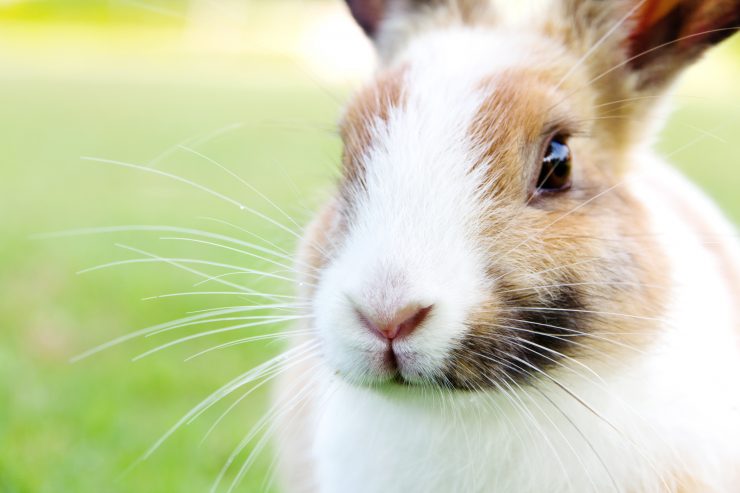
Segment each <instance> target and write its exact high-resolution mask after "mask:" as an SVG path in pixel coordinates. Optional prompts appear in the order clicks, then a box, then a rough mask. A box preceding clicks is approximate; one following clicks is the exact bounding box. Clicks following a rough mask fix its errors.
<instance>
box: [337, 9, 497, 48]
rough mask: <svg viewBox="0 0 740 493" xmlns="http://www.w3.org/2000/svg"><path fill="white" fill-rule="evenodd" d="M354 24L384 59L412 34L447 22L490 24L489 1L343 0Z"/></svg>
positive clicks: (491, 17) (441, 25)
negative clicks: (367, 37)
mask: <svg viewBox="0 0 740 493" xmlns="http://www.w3.org/2000/svg"><path fill="white" fill-rule="evenodd" d="M345 1H346V2H347V6H348V7H349V10H350V12H351V13H352V16H353V17H354V18H355V21H357V24H359V25H360V27H361V28H362V29H363V31H365V34H367V35H368V36H369V37H370V38H371V39H372V40H373V42H374V43H375V46H376V47H377V49H378V52H379V54H380V55H381V58H383V59H386V60H387V59H388V58H389V57H390V56H392V55H393V54H394V53H395V52H396V51H397V50H398V49H399V48H400V47H402V46H403V44H404V43H405V42H406V41H408V40H409V39H410V38H411V37H413V36H414V35H416V34H418V33H420V32H423V31H426V30H429V29H432V28H435V27H444V26H450V25H455V24H457V25H461V24H467V25H472V24H476V25H480V24H484V23H490V22H492V20H493V16H492V10H493V8H492V3H493V2H492V1H491V0H345Z"/></svg>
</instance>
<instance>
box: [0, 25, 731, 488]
mask: <svg viewBox="0 0 740 493" xmlns="http://www.w3.org/2000/svg"><path fill="white" fill-rule="evenodd" d="M50 38H51V37H49V38H47V39H45V40H41V41H40V40H39V39H38V38H34V43H35V45H34V48H33V50H35V51H33V50H32V51H28V52H23V51H22V49H20V48H19V49H18V50H12V51H8V52H3V51H0V61H1V62H4V63H0V65H1V66H4V67H6V68H7V69H4V70H3V72H2V73H1V74H0V108H2V110H0V142H2V147H1V148H0V149H1V150H0V161H1V162H2V185H1V186H2V194H1V195H0V218H2V222H1V224H2V228H3V236H2V241H1V242H0V337H1V338H2V339H1V342H0V443H2V444H3V447H2V448H0V492H2V493H10V492H18V493H21V492H22V493H26V492H43V493H46V492H49V493H52V492H54V493H57V492H75V493H88V492H90V493H91V492H134V491H135V492H174V491H176V492H191V491H192V492H201V491H207V489H208V487H209V486H210V485H211V482H212V481H213V479H214V478H215V477H216V475H217V473H218V470H219V468H220V467H221V466H222V464H223V463H224V461H225V460H226V457H227V456H228V454H229V453H230V452H231V450H232V448H233V447H234V446H235V445H236V443H237V442H238V441H239V440H240V438H241V437H242V436H243V435H244V434H245V433H246V432H247V431H248V430H249V429H250V428H251V425H252V424H253V423H254V422H255V421H256V420H257V419H258V418H259V417H260V416H262V415H263V414H264V412H265V409H266V408H265V406H266V399H265V396H266V393H265V392H260V393H258V394H257V395H255V396H254V398H250V399H249V400H248V401H246V402H245V403H243V404H242V405H240V406H239V407H238V408H236V409H235V411H234V412H233V413H232V414H231V415H230V416H229V417H228V418H227V419H225V420H224V422H223V423H222V424H221V425H220V426H219V427H218V428H217V430H216V431H215V432H214V434H213V435H211V437H210V438H209V439H208V440H207V441H206V442H204V443H203V445H201V446H199V442H200V440H201V438H202V437H203V435H204V434H205V432H206V430H207V429H208V428H209V426H210V424H211V423H212V422H213V420H214V419H215V418H216V417H217V416H218V414H219V413H220V412H221V411H222V410H223V409H225V407H226V405H228V404H226V405H221V406H219V407H218V408H217V409H215V410H213V411H211V412H209V413H208V414H207V415H205V416H203V418H202V419H200V420H198V421H196V422H195V423H193V424H192V425H189V426H186V427H184V428H183V429H182V430H181V431H180V432H179V433H177V434H175V435H174V436H173V437H172V439H171V440H169V441H168V442H167V443H166V444H165V445H164V446H163V447H162V448H161V449H160V450H159V451H158V452H157V453H156V454H154V455H153V456H152V457H151V458H150V459H149V460H147V461H146V462H144V463H143V464H141V465H139V466H138V467H137V468H135V469H134V470H132V471H130V472H129V473H127V474H125V475H123V476H121V473H122V472H123V471H124V470H125V469H126V468H127V467H128V466H129V465H130V464H131V463H132V462H133V461H134V460H135V459H136V458H137V457H138V456H140V455H141V454H142V453H143V452H144V451H145V450H146V449H147V448H148V447H149V446H150V445H151V444H152V443H153V442H154V441H155V440H156V439H157V438H158V437H159V436H160V435H161V434H162V433H164V432H165V431H166V430H167V429H168V427H169V426H171V425H172V424H173V423H174V422H175V421H176V420H177V419H179V417H180V416H181V415H183V414H184V413H185V412H187V411H188V410H189V409H190V408H191V407H192V406H194V405H195V404H196V403H197V402H199V401H200V399H202V398H203V397H205V396H206V395H207V394H208V393H209V392H211V391H213V390H214V389H215V388H216V387H218V386H219V385H221V384H222V383H224V382H226V381H227V380H229V379H230V378H232V377H234V376H235V375H237V374H240V373H241V372H243V371H245V370H246V369H248V368H250V367H251V366H252V365H254V364H255V363H256V362H259V361H263V360H264V359H265V358H266V357H268V356H269V355H272V354H275V353H276V352H277V351H278V349H279V346H278V345H276V344H253V345H249V346H238V347H235V348H230V349H226V350H223V351H219V352H218V353H213V354H210V355H207V356H204V357H203V358H200V359H197V360H194V361H191V362H188V363H183V359H184V358H186V357H187V356H189V355H191V354H193V353H195V352H197V351H198V350H200V349H203V348H205V347H208V346H209V345H211V344H216V343H219V342H223V341H227V340H229V337H228V336H224V337H214V338H210V339H209V340H208V341H200V342H193V343H188V344H183V345H181V346H179V347H176V348H172V349H170V350H167V351H163V352H161V353H159V354H158V355H156V356H152V357H151V358H148V359H145V360H142V361H139V362H136V363H131V362H130V358H131V357H132V356H135V355H136V354H138V353H140V352H142V351H145V350H147V349H149V348H152V347H154V346H156V345H157V344H158V343H162V342H164V341H166V340H168V338H166V337H159V338H153V340H152V339H149V340H136V341H132V342H131V343H127V344H125V345H123V346H121V347H118V348H115V349H112V350H109V351H106V352H104V353H101V354H99V355H97V356H95V357H92V358H90V359H88V360H85V361H83V362H80V363H77V364H69V363H68V359H69V358H70V357H71V356H73V355H75V354H77V353H79V352H81V351H84V350H86V349H88V348H90V347H92V346H94V345H95V344H98V343H101V342H105V341H107V340H108V339H110V338H112V337H114V336H117V335H120V334H125V333H128V332H130V331H132V330H134V329H137V328H141V327H145V326H148V325H152V324H156V323H159V322H163V321H168V320H171V319H173V318H176V317H179V316H182V315H184V314H185V313H186V312H189V311H192V310H197V309H203V308H209V307H217V306H225V305H230V304H234V303H239V302H241V300H240V299H238V298H227V297H220V298H216V299H209V298H206V297H200V298H173V299H168V300H158V301H141V298H144V297H147V296H152V295H158V294H162V293H169V292H178V291H187V290H190V289H191V287H192V285H193V284H194V283H195V282H197V281H198V279H197V278H196V277H195V276H193V275H190V274H187V273H184V272H181V271H178V270H177V269H174V268H172V267H169V266H156V265H151V264H147V265H129V266H124V267H114V268H111V269H108V270H103V271H99V272H92V273H88V274H85V275H80V276H77V275H75V272H76V271H78V270H80V269H84V268H86V267H90V266H93V265H96V264H100V263H105V262H108V261H111V260H120V259H125V258H132V257H133V255H132V254H131V253H130V252H126V251H125V250H122V249H120V248H118V247H116V246H115V244H116V243H122V244H127V245H134V246H138V247H140V248H142V249H145V250H148V251H155V252H157V253H159V254H162V255H173V256H197V257H198V258H208V259H212V260H217V261H219V262H226V263H229V262H234V263H238V264H241V265H245V264H249V263H250V262H248V261H246V260H245V258H244V257H242V256H240V255H238V254H236V253H233V252H224V251H221V250H218V249H215V248H204V247H203V246H199V247H197V246H195V245H188V244H184V243H179V242H174V241H165V240H160V239H159V236H160V235H157V234H146V233H121V234H116V235H99V236H85V237H74V238H54V239H45V240H40V239H31V236H32V235H34V234H37V233H42V232H48V231H58V230H66V229H70V228H76V227H84V226H106V225H119V224H168V225H179V226H185V227H199V228H204V229H209V230H212V231H216V232H222V233H224V234H230V235H235V236H239V237H242V238H244V239H249V238H248V237H246V236H245V235H244V234H243V233H241V232H239V231H235V230H232V229H230V228H229V227H226V226H223V225H219V224H215V223H212V222H209V221H207V220H205V219H200V218H199V217H200V216H212V217H218V218H221V219H224V220H228V221H231V222H234V223H235V224H238V225H239V226H241V227H243V228H246V229H249V230H250V231H253V232H255V233H256V234H259V235H264V236H267V237H269V238H270V239H271V240H272V241H276V242H278V243H279V244H281V245H283V246H284V247H285V248H292V245H293V239H292V238H291V237H290V235H287V234H284V233H279V232H276V231H275V229H274V228H271V227H270V226H269V225H268V224H265V223H264V222H261V221H259V220H256V219H255V218H254V217H253V216H251V215H250V214H248V213H246V212H244V211H240V210H239V209H238V208H236V207H234V206H232V205H229V204H226V203H224V202H222V201H219V200H218V199H215V198H213V197H211V196H209V195H207V194H205V193H202V192H201V191H198V190H195V189H193V188H191V187H188V186H186V185H184V184H182V183H176V182H173V181H171V180H167V179H165V178H162V177H157V176H153V175H150V174H146V173H142V172H138V171H133V170H128V169H120V168H117V167H113V166H108V165H102V164H96V163H93V162H90V161H84V160H81V159H80V156H97V157H102V158H109V159H116V160H121V161H127V162H135V163H147V162H148V161H150V160H151V159H152V158H154V157H156V156H158V155H159V154H161V153H162V152H163V151H167V150H168V149H169V150H171V149H172V147H173V146H175V145H176V144H177V143H179V142H181V141H183V140H185V139H188V138H191V137H194V136H204V135H207V134H209V133H212V132H214V131H216V130H219V129H224V128H226V127H229V126H232V125H233V124H234V123H241V126H240V127H238V128H231V130H229V131H226V132H224V133H221V134H220V135H218V136H215V137H213V138H212V139H210V140H208V141H205V142H201V143H199V144H197V145H196V147H197V148H198V149H199V150H200V151H201V152H203V153H205V154H207V155H208V156H210V157H212V158H213V159H215V160H217V161H219V162H220V163H222V164H224V165H225V166H228V167H229V168H230V169H231V170H233V171H234V172H236V173H238V174H239V175H240V176H241V177H243V178H244V179H245V180H246V181H248V182H250V183H251V184H252V185H254V186H255V187H256V188H258V189H259V190H261V191H262V192H263V193H265V194H266V195H268V196H269V197H270V198H271V199H272V200H274V201H275V202H276V203H278V204H280V206H281V207H284V208H285V209H286V210H287V211H288V212H289V213H290V214H291V215H293V216H295V217H296V219H297V220H299V221H301V222H304V221H305V220H306V219H307V218H308V217H309V216H310V211H311V210H312V209H313V208H314V207H315V206H316V204H318V203H319V202H320V201H321V198H322V197H324V196H326V193H327V190H328V189H329V187H330V185H331V183H332V180H333V175H334V172H335V169H336V165H337V162H338V154H339V143H338V141H337V139H336V137H335V135H334V134H333V132H332V131H331V129H332V125H333V122H334V120H335V118H336V116H337V115H338V111H339V107H338V105H337V103H336V101H335V100H334V99H333V98H332V97H329V96H328V95H327V94H326V92H325V90H324V89H323V88H320V87H318V86H317V85H316V84H315V83H314V82H312V81H311V79H310V78H308V77H306V76H305V74H304V72H303V70H302V69H300V68H298V67H297V66H296V65H295V64H294V63H293V62H291V61H290V60H287V59H283V58H279V57H275V56H272V57H268V56H261V55H259V54H252V55H243V54H241V55H239V54H236V55H229V56H226V55H223V56H211V55H197V54H191V55H187V56H180V57H175V56H172V57H166V56H162V55H160V56H159V57H158V58H157V57H154V58H152V57H149V58H147V57H143V58H142V59H141V60H136V59H133V58H132V57H125V56H122V55H115V54H114V55H111V56H110V57H108V56H107V55H106V56H103V55H105V53H106V52H102V53H103V55H101V52H97V51H96V50H95V49H94V47H93V48H90V53H89V54H88V53H85V52H82V53H81V52H79V51H75V52H74V53H66V52H63V50H61V51H60V50H57V49H56V48H55V47H54V45H55V40H54V39H50ZM16 41H18V43H17V44H16V45H15V46H16V47H19V46H21V44H22V43H21V42H22V41H23V39H22V38H18V39H17V40H16ZM44 43H46V44H47V45H48V48H49V49H48V51H47V50H46V49H45V48H44V46H46V45H44ZM19 50H21V51H19ZM29 50H31V49H30V48H29ZM24 53H25V55H27V56H25V55H24ZM50 53H51V54H50ZM60 53H62V54H60ZM64 53H66V55H65V54H64ZM52 54H53V55H52ZM60 56H62V57H63V56H67V57H69V58H68V59H64V58H62V59H61V61H60V59H59V57H60ZM118 56H120V58H116V57H118ZM52 58H53V60H52ZM720 61H721V60H720ZM59 67H61V68H59ZM234 67H237V68H234ZM707 67H709V65H707ZM700 70H705V68H700ZM707 70H708V69H707ZM224 74H229V76H228V77H227V76H225V75H224ZM231 76H233V77H231ZM332 91H334V89H332ZM335 92H336V93H337V94H338V95H339V98H340V99H341V98H342V97H343V96H342V94H343V93H344V91H343V90H341V89H339V90H336V91H335ZM686 92H689V90H687V91H686ZM690 92H691V93H693V94H697V93H699V95H706V96H708V97H709V99H707V100H704V99H693V98H688V99H685V100H683V99H682V100H681V101H683V103H684V106H683V108H682V109H681V110H680V111H679V112H677V113H676V114H675V117H674V118H673V119H672V120H671V123H670V125H669V126H668V130H667V131H666V133H665V134H664V137H663V139H662V140H661V143H660V144H659V146H660V149H661V150H663V151H664V152H666V153H670V152H672V151H673V150H675V149H677V148H679V147H681V146H682V145H684V144H685V143H687V142H691V141H693V140H694V139H695V138H696V137H697V136H699V135H700V134H701V132H700V131H699V130H697V129H698V128H701V129H712V131H713V133H714V134H716V135H717V137H719V138H722V139H724V141H722V140H716V139H715V138H714V137H707V138H703V139H701V140H699V141H697V142H696V143H694V144H693V145H691V146H690V147H687V148H686V149H684V150H682V151H680V152H678V153H676V154H675V156H673V158H672V159H673V160H674V161H675V162H677V163H678V165H679V166H680V167H681V168H682V169H685V170H686V171H687V172H688V173H689V174H691V175H692V176H693V177H695V179H696V180H697V181H698V182H699V183H700V184H701V185H702V186H703V187H705V188H706V189H707V190H708V191H709V192H710V193H711V194H712V195H714V196H715V197H716V198H717V200H718V201H719V202H720V203H721V204H722V205H723V207H724V208H725V209H726V210H727V212H728V213H729V214H730V215H731V217H733V218H734V219H735V220H736V221H740V203H739V200H738V193H737V190H738V189H740V163H738V158H737V149H738V147H737V138H738V137H739V136H740V126H739V125H738V118H739V117H740V109H738V104H739V103H740V92H733V91H732V90H731V91H724V92H717V91H708V94H702V91H701V88H699V89H697V88H696V87H693V86H692V87H691V88H690ZM157 168H158V169H162V170H166V171H170V172H175V173H178V174H181V175H183V176H187V177H189V178H191V179H193V180H195V181H197V182H198V183H202V184H204V185H206V186H209V187H213V188H214V189H217V190H218V191H219V192H221V193H224V194H226V195H229V196H232V197H236V198H238V200H240V201H243V202H245V203H246V204H248V205H250V206H254V207H257V208H259V209H260V210H263V211H265V212H267V213H269V214H270V215H272V216H274V217H279V216H278V214H277V213H276V212H275V211H274V210H271V208H270V206H269V204H266V203H265V202H264V201H263V200H262V199H260V198H259V197H257V196H255V194H254V193H252V192H251V191H250V190H249V189H247V188H246V187H244V186H243V185H241V184H240V183H238V182H237V181H236V180H234V179H233V178H231V177H230V176H229V175H228V174H226V173H224V172H223V171H222V170H220V169H219V168H218V167H216V166H214V165H212V164H210V163H208V162H207V161H205V160H203V159H200V158H198V157H196V156H194V155H190V154H188V153H186V152H183V151H175V152H172V153H171V154H170V155H169V156H168V157H167V158H166V159H164V160H162V161H161V162H160V163H158V164H157ZM254 265H259V263H255V264H254ZM257 285H258V286H259V287H261V288H264V289H265V290H273V291H281V292H289V291H290V287H289V286H285V285H281V284H280V283H276V282H267V281H265V280H260V281H257ZM211 287H212V288H216V289H219V288H218V285H217V284H212V285H211ZM183 333H188V332H187V331H184V332H183ZM191 333H192V332H191ZM268 467H269V459H268V458H265V457H263V458H262V459H261V460H260V461H259V462H258V463H257V464H256V465H255V467H254V468H253V469H252V470H251V472H250V474H249V475H248V477H247V479H246V480H245V481H244V482H243V484H242V485H241V487H240V489H239V491H247V492H248V491H257V490H259V489H261V487H262V483H263V480H264V477H265V474H266V471H267V469H268ZM232 477H233V472H232V473H231V474H230V475H229V476H227V480H228V479H230V478H232Z"/></svg>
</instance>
